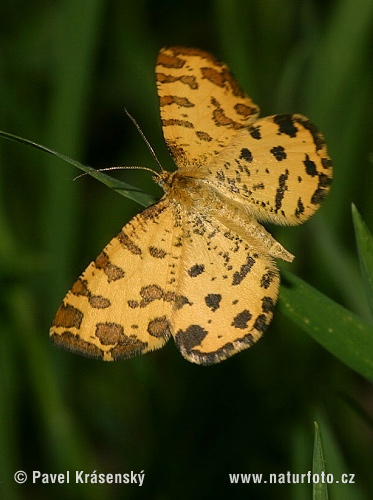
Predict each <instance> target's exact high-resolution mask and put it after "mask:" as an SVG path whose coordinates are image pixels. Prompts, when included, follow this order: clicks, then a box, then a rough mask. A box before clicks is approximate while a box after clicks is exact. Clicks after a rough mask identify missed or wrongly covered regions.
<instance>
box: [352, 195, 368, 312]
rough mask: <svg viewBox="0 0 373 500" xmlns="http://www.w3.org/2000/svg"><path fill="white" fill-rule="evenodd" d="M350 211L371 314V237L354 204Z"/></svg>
mask: <svg viewBox="0 0 373 500" xmlns="http://www.w3.org/2000/svg"><path fill="white" fill-rule="evenodd" d="M351 209H352V219H353V222H354V228H355V237H356V246H357V251H358V255H359V261H360V269H361V275H362V277H363V281H364V286H365V291H366V294H367V299H368V303H369V305H370V309H371V311H372V313H373V236H372V233H371V232H370V231H369V229H368V226H367V225H366V224H365V222H364V221H363V219H362V218H361V215H360V214H359V212H358V210H357V208H356V207H355V205H354V204H352V207H351Z"/></svg>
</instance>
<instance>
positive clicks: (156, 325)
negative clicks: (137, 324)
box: [148, 316, 171, 338]
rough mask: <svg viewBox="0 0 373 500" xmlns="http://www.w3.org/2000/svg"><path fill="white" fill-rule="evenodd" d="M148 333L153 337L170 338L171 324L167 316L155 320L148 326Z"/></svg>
mask: <svg viewBox="0 0 373 500" xmlns="http://www.w3.org/2000/svg"><path fill="white" fill-rule="evenodd" d="M148 333H149V335H151V336H152V337H157V338H160V337H165V338H168V337H169V336H170V335H171V329H170V322H169V321H168V319H167V318H166V316H162V317H159V318H155V319H153V320H152V321H150V322H149V324H148Z"/></svg>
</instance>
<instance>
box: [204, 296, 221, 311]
mask: <svg viewBox="0 0 373 500" xmlns="http://www.w3.org/2000/svg"><path fill="white" fill-rule="evenodd" d="M220 301H221V295H220V294H219V293H209V294H208V295H206V297H205V302H206V305H207V307H209V308H210V309H211V311H214V312H215V311H217V310H218V309H219V307H220Z"/></svg>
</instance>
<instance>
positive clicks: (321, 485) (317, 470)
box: [312, 422, 329, 500]
mask: <svg viewBox="0 0 373 500" xmlns="http://www.w3.org/2000/svg"><path fill="white" fill-rule="evenodd" d="M314 425H315V441H314V445H313V463H312V472H313V474H317V475H318V476H319V478H321V477H322V476H323V477H326V471H325V458H324V450H323V446H322V440H321V434H320V428H319V424H318V423H317V422H314ZM312 498H313V500H328V498H329V496H328V487H327V483H326V481H325V482H322V481H321V479H320V481H319V482H318V483H316V482H314V483H313V492H312Z"/></svg>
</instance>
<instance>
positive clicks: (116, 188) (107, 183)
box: [0, 130, 156, 207]
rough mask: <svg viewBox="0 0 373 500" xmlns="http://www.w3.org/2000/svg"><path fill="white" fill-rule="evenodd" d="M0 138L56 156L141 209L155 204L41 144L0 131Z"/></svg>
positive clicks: (120, 183)
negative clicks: (132, 201) (134, 202)
mask: <svg viewBox="0 0 373 500" xmlns="http://www.w3.org/2000/svg"><path fill="white" fill-rule="evenodd" d="M0 137H4V138H5V139H9V140H10V141H15V142H20V143H21V144H26V145H27V146H31V147H33V148H36V149H40V150H41V151H45V152H46V153H49V154H50V155H53V156H56V157H57V158H60V159H61V160H63V161H65V162H67V163H70V164H71V165H74V167H77V168H79V169H80V170H83V172H86V173H87V174H89V175H91V176H92V177H94V178H95V179H97V180H99V181H100V182H102V183H103V184H105V186H108V187H109V188H111V189H113V190H114V191H116V192H117V193H119V194H121V195H122V196H125V197H126V198H129V199H131V200H134V201H136V202H137V203H138V204H139V205H142V206H143V207H148V206H149V205H152V204H153V203H155V202H156V199H155V198H154V197H153V196H152V195H150V194H148V193H145V192H144V191H141V189H138V188H136V187H134V186H132V185H131V184H127V183H126V182H122V181H119V180H117V179H115V178H114V177H110V176H109V175H106V174H104V173H103V172H99V171H98V170H96V169H94V168H92V167H89V166H87V165H83V164H82V163H80V162H78V161H76V160H73V159H72V158H69V157H68V156H65V155H63V154H62V153H59V152H58V151H54V150H53V149H50V148H47V147H46V146H42V145H41V144H38V143H36V142H33V141H29V140H28V139H24V138H23V137H19V136H17V135H14V134H9V133H8V132H3V131H2V130H0Z"/></svg>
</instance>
